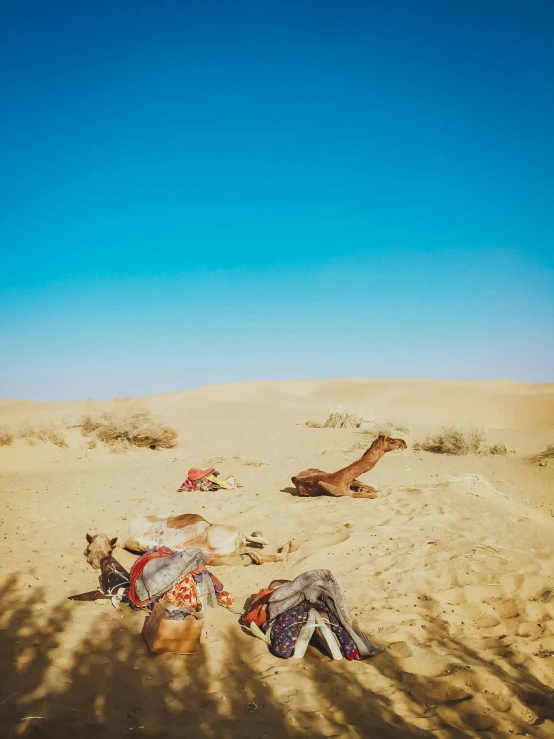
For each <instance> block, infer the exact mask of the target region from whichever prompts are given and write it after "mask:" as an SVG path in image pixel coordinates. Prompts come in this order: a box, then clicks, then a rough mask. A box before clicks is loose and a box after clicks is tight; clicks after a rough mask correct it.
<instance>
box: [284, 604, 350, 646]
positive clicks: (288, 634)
mask: <svg viewBox="0 0 554 739" xmlns="http://www.w3.org/2000/svg"><path fill="white" fill-rule="evenodd" d="M312 608H315V609H316V610H317V611H319V613H321V615H322V616H323V618H324V619H325V620H326V621H328V622H329V627H330V628H331V630H332V631H333V633H334V634H335V635H336V637H337V639H338V640H339V644H340V648H341V652H342V654H343V656H344V657H346V659H348V660H358V659H360V655H359V654H358V648H357V647H356V645H355V644H354V641H353V640H352V638H351V636H350V635H349V634H348V632H347V631H346V630H345V629H344V628H343V627H342V625H341V624H340V622H339V620H338V619H337V617H336V616H335V614H334V613H333V612H332V611H331V610H330V609H329V608H328V607H327V606H326V605H325V604H324V603H321V602H320V601H318V602H317V603H308V602H307V601H302V603H299V604H298V605H297V606H293V607H292V608H289V610H288V611H285V612H284V613H282V614H281V615H280V616H277V618H276V619H275V620H274V621H273V625H272V627H271V651H272V652H273V654H275V655H276V656H277V657H282V658H283V659H288V658H289V657H292V655H293V654H294V648H295V646H296V641H297V639H298V635H299V634H300V631H301V630H302V627H303V626H304V625H305V623H306V620H307V618H308V614H309V612H310V611H311V609H312Z"/></svg>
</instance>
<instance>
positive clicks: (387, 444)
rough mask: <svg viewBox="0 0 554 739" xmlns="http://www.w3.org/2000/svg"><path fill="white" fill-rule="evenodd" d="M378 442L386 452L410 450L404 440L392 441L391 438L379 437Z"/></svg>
mask: <svg viewBox="0 0 554 739" xmlns="http://www.w3.org/2000/svg"><path fill="white" fill-rule="evenodd" d="M377 442H378V443H379V445H380V446H381V447H382V448H383V450H384V451H385V452H395V451H396V450H397V449H407V448H408V445H407V444H406V442H405V441H404V439H392V438H391V437H390V436H379V438H378V439H377Z"/></svg>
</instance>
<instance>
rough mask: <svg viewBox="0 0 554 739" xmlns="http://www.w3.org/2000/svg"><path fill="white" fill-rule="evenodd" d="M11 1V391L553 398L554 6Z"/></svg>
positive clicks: (2, 106)
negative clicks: (454, 392)
mask: <svg viewBox="0 0 554 739" xmlns="http://www.w3.org/2000/svg"><path fill="white" fill-rule="evenodd" d="M0 9H1V23H0V64H1V69H2V74H1V75H0V161H1V162H2V166H1V168H0V202H1V204H2V205H1V210H0V249H1V269H0V346H1V347H2V349H1V354H2V361H1V366H0V397H18V398H38V399H46V400H56V399H73V398H86V397H95V398H105V397H111V396H114V395H115V394H116V393H117V392H120V391H125V392H129V393H131V394H139V395H140V394H146V393H158V392H168V391H172V390H178V389H184V388H187V387H191V386H194V385H201V384H208V383H214V382H226V381H237V380H250V379H281V378H282V379H289V378H317V377H347V376H351V377H439V378H457V379H458V378H460V379H487V378H510V379H517V380H530V381H554V341H553V339H554V332H553V327H554V243H553V237H554V207H553V204H554V137H553V136H552V131H553V130H554V50H553V45H552V38H553V34H554V4H553V3H551V2H550V0H544V2H542V1H539V0H526V1H524V0H521V1H518V2H513V1H511V2H510V0H504V1H503V2H500V1H499V2H496V1H492V0H489V1H487V0H481V2H473V1H471V0H465V1H464V2H458V1H457V0H451V1H450V2H448V3H444V2H442V1H441V0H436V1H432V2H431V1H426V0H420V1H419V2H412V1H408V0H406V2H399V1H394V0H393V1H391V2H390V3H386V4H385V3H377V2H375V3H373V2H369V0H365V1H364V2H354V1H352V2H342V3H341V2H325V0H317V1H316V0H314V1H313V2H302V1H300V2H287V1H283V0H281V2H278V3H277V2H265V3H262V2H258V1H256V2H241V1H240V0H238V1H237V2H234V3H229V2H223V1H221V2H210V3H197V2H195V3H190V2H186V1H184V0H183V1H181V2H175V3H168V2H158V3H151V2H138V1H135V2H133V3H131V2H116V3H114V2H110V3H108V2H103V1H102V0H98V1H97V2H95V3H70V2H64V3H62V2H57V1H56V0H52V1H51V2H49V3H43V2H39V0H35V1H27V2H25V1H24V0H23V1H22V2H1V3H0Z"/></svg>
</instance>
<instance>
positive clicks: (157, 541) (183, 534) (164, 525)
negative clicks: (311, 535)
mask: <svg viewBox="0 0 554 739" xmlns="http://www.w3.org/2000/svg"><path fill="white" fill-rule="evenodd" d="M87 541H88V546H87V548H86V550H85V554H86V555H87V561H88V562H89V563H90V564H91V565H92V566H93V567H96V568H98V567H100V560H101V559H102V557H107V556H108V554H110V553H111V552H112V550H113V548H114V546H115V545H116V542H117V544H118V546H120V547H121V548H122V549H129V550H130V551H131V552H147V551H148V550H149V549H152V548H153V547H169V548H170V549H174V550H175V551H176V552H180V551H182V550H183V549H187V548H188V547H199V548H200V549H202V550H203V551H204V553H205V554H206V564H208V565H250V564H252V563H254V564H263V562H280V561H283V560H286V559H287V557H288V555H289V553H290V552H291V551H292V544H291V542H290V541H289V542H287V544H285V545H284V546H282V547H281V548H280V549H279V551H278V553H276V554H270V553H269V552H262V551H260V549H257V550H256V549H251V548H249V547H247V543H248V544H255V545H256V546H258V547H263V546H264V545H267V544H269V542H268V541H267V540H266V539H264V538H263V536H262V534H261V533H260V532H259V531H254V533H253V534H251V535H250V536H246V534H244V533H243V532H242V531H241V530H240V529H238V528H237V527H236V526H228V525H226V524H219V523H210V522H209V521H206V519H205V518H202V516H198V515H196V514H195V513H183V514H182V515H181V516H170V517H169V518H167V517H162V516H145V517H144V518H135V519H134V520H133V521H131V525H130V526H129V531H128V532H127V533H126V534H125V535H124V536H122V537H119V539H117V538H116V539H110V538H109V537H108V536H106V534H96V535H95V536H91V535H90V534H87Z"/></svg>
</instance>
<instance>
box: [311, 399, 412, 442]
mask: <svg viewBox="0 0 554 739" xmlns="http://www.w3.org/2000/svg"><path fill="white" fill-rule="evenodd" d="M305 425H306V426H309V427H310V428H316V429H324V428H325V429H330V428H332V429H360V428H363V429H364V431H365V432H366V433H368V434H373V435H374V436H394V434H397V433H402V434H407V433H409V429H408V428H407V427H406V426H402V425H401V424H397V423H393V422H392V421H390V420H388V419H385V418H380V417H379V416H370V417H369V418H366V417H365V416H362V415H361V414H360V413H355V412H354V411H349V410H348V409H347V408H344V407H343V406H337V407H336V408H335V410H331V413H330V414H329V415H328V416H327V419H326V420H325V422H324V423H318V422H317V421H306V424H305Z"/></svg>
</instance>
